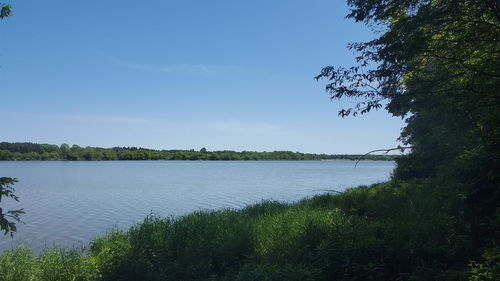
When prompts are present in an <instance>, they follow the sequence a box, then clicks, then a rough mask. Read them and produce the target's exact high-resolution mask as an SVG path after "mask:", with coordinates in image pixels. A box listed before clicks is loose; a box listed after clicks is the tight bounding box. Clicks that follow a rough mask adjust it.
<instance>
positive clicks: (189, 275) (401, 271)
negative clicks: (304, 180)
mask: <svg viewBox="0 0 500 281" xmlns="http://www.w3.org/2000/svg"><path fill="white" fill-rule="evenodd" d="M444 194H446V193H443V192H442V191H440V190H439V189H438V188H432V186H431V185H430V184H427V183H417V182H410V183H401V182H390V183H386V184H379V185H374V186H370V187H359V188H355V189H350V190H347V191H346V192H343V193H341V194H335V195H332V194H325V195H320V196H316V197H313V198H311V199H306V200H303V201H300V202H298V203H295V204H283V203H278V202H262V203H260V204H256V205H252V206H249V207H246V208H244V209H242V210H221V211H212V212H195V213H192V214H190V215H187V216H183V217H179V218H158V217H154V216H150V217H148V218H146V219H145V220H144V222H143V223H141V224H138V225H136V226H134V227H132V228H131V229H129V230H128V231H126V232H121V231H116V230H115V231H111V232H110V233H109V234H108V235H106V236H103V237H100V238H97V239H95V240H94V241H93V242H92V243H91V244H90V245H89V247H88V252H87V253H85V254H84V253H82V252H81V251H80V252H79V251H74V250H73V251H68V250H64V249H60V248H54V249H50V250H47V251H45V252H43V253H42V254H41V255H39V256H34V255H33V254H32V253H31V251H30V250H29V249H26V248H17V249H15V250H11V251H7V252H5V253H4V254H3V255H2V256H0V280H9V281H10V280H237V281H238V280H239V281H244V280H465V279H466V277H465V276H466V272H465V271H464V270H463V268H465V266H466V264H467V262H468V255H467V253H469V252H470V250H471V249H468V248H467V245H468V243H467V235H466V230H465V229H464V228H463V227H461V224H460V217H459V216H457V215H456V214H455V213H453V212H451V211H450V208H449V205H444V204H443V203H442V202H443V200H444V199H445V198H443V196H445V195H444ZM446 196H449V194H446ZM452 199H453V198H446V200H447V201H450V200H452ZM452 269H453V270H452ZM455 269H458V270H455Z"/></svg>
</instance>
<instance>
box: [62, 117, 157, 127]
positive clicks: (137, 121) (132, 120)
mask: <svg viewBox="0 0 500 281" xmlns="http://www.w3.org/2000/svg"><path fill="white" fill-rule="evenodd" d="M64 118H65V119H66V120H70V121H78V122H85V123H94V124H95V123H97V124H116V125H144V124H148V123H151V120H148V119H144V118H136V117H128V116H111V115H71V116H65V117H64Z"/></svg>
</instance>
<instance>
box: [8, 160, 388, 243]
mask: <svg viewBox="0 0 500 281" xmlns="http://www.w3.org/2000/svg"><path fill="white" fill-rule="evenodd" d="M393 168H394V163H393V162H387V161H362V162H360V164H359V165H358V167H357V168H354V162H352V161H245V162H243V161H110V162H107V161H101V162H62V161H61V162H59V161H51V162H44V161H39V162H10V161H9V162H0V176H9V177H16V178H18V179H19V183H18V184H16V185H15V188H16V193H17V194H18V195H19V198H20V200H21V202H20V203H18V204H14V203H10V204H9V205H6V207H5V208H6V209H13V208H21V207H22V208H24V209H25V211H26V214H25V215H23V217H22V219H23V221H24V222H25V224H19V225H18V232H17V233H16V234H15V235H14V239H11V238H10V237H8V236H0V251H3V250H5V249H9V248H12V247H13V246H15V245H17V244H18V243H20V242H23V243H25V244H27V245H29V246H30V247H32V248H33V249H35V250H40V249H43V248H45V247H50V246H52V245H54V244H58V245H64V246H76V247H78V246H82V245H86V244H88V242H89V241H91V240H92V239H93V238H94V237H96V236H98V235H102V234H104V233H106V230H108V229H109V228H110V227H118V228H120V229H126V228H127V227H129V226H131V225H134V224H136V223H138V222H141V221H142V220H143V219H144V217H145V216H147V215H148V214H150V213H154V214H157V215H160V216H170V215H174V216H178V215H183V214H186V213H189V212H192V211H196V210H212V209H221V208H241V207H243V206H245V205H247V204H251V203H255V202H259V201H261V200H279V201H287V202H291V201H297V200H299V199H302V198H304V197H309V196H312V195H314V194H318V193H324V192H325V190H337V191H342V190H344V189H345V188H347V187H354V186H358V185H362V184H372V183H376V182H381V181H386V180H388V179H389V176H390V173H391V171H392V170H393ZM5 203H7V202H2V204H5Z"/></svg>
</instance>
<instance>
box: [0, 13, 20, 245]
mask: <svg viewBox="0 0 500 281" xmlns="http://www.w3.org/2000/svg"><path fill="white" fill-rule="evenodd" d="M9 16H12V10H11V6H10V5H7V4H4V3H0V19H3V18H6V17H9ZM16 182H17V179H14V178H7V177H1V178H0V203H1V202H2V197H7V198H11V199H14V200H15V201H19V198H18V197H17V196H16V195H15V194H14V188H13V187H12V185H13V184H14V183H16ZM23 213H24V210H23V209H18V210H9V211H6V212H5V213H4V211H3V209H2V208H1V207H0V231H4V234H5V235H7V234H8V233H9V232H10V235H11V236H12V235H13V232H15V231H16V230H17V228H16V223H17V222H20V221H21V219H20V217H19V216H20V215H21V214H23Z"/></svg>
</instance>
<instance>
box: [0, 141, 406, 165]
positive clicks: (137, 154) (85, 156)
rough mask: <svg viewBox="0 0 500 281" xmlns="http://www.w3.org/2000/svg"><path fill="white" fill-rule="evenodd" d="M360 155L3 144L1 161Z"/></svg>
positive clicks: (352, 157) (347, 156) (384, 157)
mask: <svg viewBox="0 0 500 281" xmlns="http://www.w3.org/2000/svg"><path fill="white" fill-rule="evenodd" d="M359 157H360V155H354V154H342V155H330V154H312V153H300V152H291V151H273V152H256V151H241V152H237V151H231V150H222V151H208V150H206V149H205V148H202V149H200V150H199V151H196V150H194V149H191V150H153V149H147V148H141V147H113V148H100V147H90V146H87V147H80V146H78V145H76V144H74V145H72V146H69V145H67V144H62V145H60V146H57V145H54V144H38V143H30V142H23V143H20V142H16V143H9V142H0V160H4V161H5V160H69V161H80V160H83V161H99V160H340V159H346V160H358V159H359ZM395 157H397V156H395V155H367V156H366V157H364V158H363V159H368V160H394V159H395Z"/></svg>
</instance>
